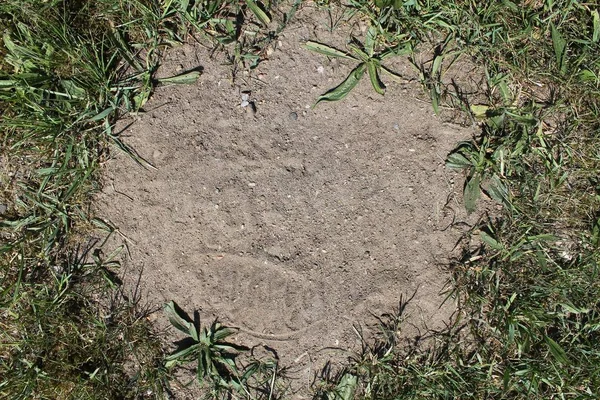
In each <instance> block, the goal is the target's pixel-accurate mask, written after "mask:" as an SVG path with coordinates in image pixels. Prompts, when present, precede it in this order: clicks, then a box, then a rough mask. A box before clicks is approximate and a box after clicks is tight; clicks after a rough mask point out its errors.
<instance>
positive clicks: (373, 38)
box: [304, 25, 411, 106]
mask: <svg viewBox="0 0 600 400" xmlns="http://www.w3.org/2000/svg"><path fill="white" fill-rule="evenodd" d="M377 36H378V31H377V27H376V26H374V25H371V26H370V27H369V29H368V30H367V36H366V38H365V43H364V45H361V44H360V43H359V42H358V41H357V40H356V39H353V40H352V41H351V42H350V44H349V46H348V47H349V48H350V50H351V52H350V53H348V52H344V51H341V50H338V49H336V48H334V47H331V46H328V45H325V44H322V43H318V42H313V41H308V42H306V43H305V45H304V47H305V48H307V49H308V50H310V51H314V52H316V53H320V54H324V55H326V56H327V57H331V58H345V59H348V60H354V61H357V62H358V63H359V64H358V65H357V66H356V67H355V68H354V69H353V70H352V72H350V74H349V75H348V76H347V77H346V79H345V80H344V81H343V82H342V83H340V84H339V85H338V86H336V87H334V88H333V89H330V90H328V91H327V92H326V93H324V94H322V95H321V96H319V98H318V99H317V101H316V102H315V106H316V105H317V104H319V103H320V102H321V101H337V100H341V99H343V98H344V97H346V96H347V95H348V93H350V92H351V91H352V89H354V87H355V86H356V85H357V84H358V82H360V80H361V79H362V77H363V76H364V75H365V72H366V73H367V74H368V75H369V78H370V80H371V85H372V86H373V89H374V90H375V91H376V92H377V93H379V94H381V95H383V94H385V85H384V84H383V83H382V82H381V79H380V72H381V71H383V72H385V73H386V74H388V75H389V76H391V77H392V78H393V79H396V80H400V81H403V78H402V77H401V76H400V75H398V74H396V73H395V72H393V71H392V70H390V69H389V68H387V67H386V66H384V65H383V64H382V61H384V60H385V59H387V58H389V57H391V56H397V55H402V54H408V53H409V52H410V51H411V49H410V46H409V45H408V44H406V45H401V46H396V47H393V48H390V49H388V50H386V51H384V52H382V53H380V54H375V47H376V46H375V45H376V42H377Z"/></svg>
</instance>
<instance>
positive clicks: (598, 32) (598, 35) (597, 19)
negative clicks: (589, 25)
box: [592, 10, 600, 43]
mask: <svg viewBox="0 0 600 400" xmlns="http://www.w3.org/2000/svg"><path fill="white" fill-rule="evenodd" d="M592 18H593V25H594V33H593V34H592V42H594V43H596V42H598V41H599V40H600V13H598V10H594V11H592Z"/></svg>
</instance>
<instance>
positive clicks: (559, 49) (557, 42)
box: [551, 25, 567, 73]
mask: <svg viewBox="0 0 600 400" xmlns="http://www.w3.org/2000/svg"><path fill="white" fill-rule="evenodd" d="M551 31H552V47H554V56H555V57H556V64H557V65H558V69H559V70H560V72H562V73H565V72H567V64H566V55H567V41H566V40H565V39H564V38H563V36H562V35H561V34H560V32H559V31H558V29H556V27H555V26H554V25H552V26H551Z"/></svg>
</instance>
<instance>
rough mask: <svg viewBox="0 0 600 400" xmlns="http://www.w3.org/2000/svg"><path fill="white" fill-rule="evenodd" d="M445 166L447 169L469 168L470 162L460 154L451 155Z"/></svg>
mask: <svg viewBox="0 0 600 400" xmlns="http://www.w3.org/2000/svg"><path fill="white" fill-rule="evenodd" d="M446 166H447V167H448V168H454V169H463V168H468V167H471V166H472V164H471V161H469V160H468V159H467V158H466V157H465V156H463V155H462V154H460V153H452V154H450V155H449V156H448V158H447V159H446Z"/></svg>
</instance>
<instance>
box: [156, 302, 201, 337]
mask: <svg viewBox="0 0 600 400" xmlns="http://www.w3.org/2000/svg"><path fill="white" fill-rule="evenodd" d="M164 310H165V313H166V314H167V317H169V321H170V322H171V324H172V325H173V326H174V327H175V328H177V329H178V330H179V331H181V332H183V333H185V334H186V335H190V336H191V337H192V338H193V339H194V340H195V341H196V342H197V341H198V332H197V331H196V327H195V326H194V323H193V322H192V321H190V319H189V317H188V316H187V315H186V314H185V313H184V312H183V311H181V309H180V308H179V306H178V305H177V304H175V302H174V301H172V300H171V301H170V302H168V303H166V304H165V307H164Z"/></svg>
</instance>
